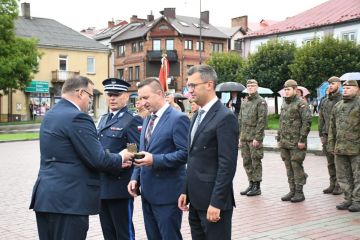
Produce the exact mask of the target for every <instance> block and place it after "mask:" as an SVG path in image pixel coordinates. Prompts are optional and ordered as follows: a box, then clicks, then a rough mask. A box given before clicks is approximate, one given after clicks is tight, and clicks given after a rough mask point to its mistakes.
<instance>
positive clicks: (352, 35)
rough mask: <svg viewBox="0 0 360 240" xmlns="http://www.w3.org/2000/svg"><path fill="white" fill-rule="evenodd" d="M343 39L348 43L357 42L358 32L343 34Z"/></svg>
mask: <svg viewBox="0 0 360 240" xmlns="http://www.w3.org/2000/svg"><path fill="white" fill-rule="evenodd" d="M342 39H343V40H347V41H351V42H356V32H347V33H343V34H342Z"/></svg>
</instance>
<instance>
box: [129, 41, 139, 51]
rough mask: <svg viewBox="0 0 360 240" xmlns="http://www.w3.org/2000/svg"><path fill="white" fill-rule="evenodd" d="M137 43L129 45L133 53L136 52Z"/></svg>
mask: <svg viewBox="0 0 360 240" xmlns="http://www.w3.org/2000/svg"><path fill="white" fill-rule="evenodd" d="M137 49H138V48H137V42H134V43H132V44H131V51H132V52H133V53H134V52H137Z"/></svg>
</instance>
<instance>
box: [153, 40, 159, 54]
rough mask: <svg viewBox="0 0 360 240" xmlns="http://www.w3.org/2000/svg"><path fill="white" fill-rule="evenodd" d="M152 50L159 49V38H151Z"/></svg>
mask: <svg viewBox="0 0 360 240" xmlns="http://www.w3.org/2000/svg"><path fill="white" fill-rule="evenodd" d="M152 48H153V50H154V51H160V40H159V39H155V40H153V47H152Z"/></svg>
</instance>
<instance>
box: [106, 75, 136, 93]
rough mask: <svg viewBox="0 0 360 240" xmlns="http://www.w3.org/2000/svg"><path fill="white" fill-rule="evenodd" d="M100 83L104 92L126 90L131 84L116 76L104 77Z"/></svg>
mask: <svg viewBox="0 0 360 240" xmlns="http://www.w3.org/2000/svg"><path fill="white" fill-rule="evenodd" d="M102 84H103V85H104V91H105V92H126V91H127V90H128V88H129V87H130V86H131V85H130V84H129V83H128V82H125V81H124V80H121V79H118V78H108V79H105V80H104V81H103V82H102Z"/></svg>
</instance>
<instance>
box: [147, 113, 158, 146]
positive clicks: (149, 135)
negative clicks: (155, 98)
mask: <svg viewBox="0 0 360 240" xmlns="http://www.w3.org/2000/svg"><path fill="white" fill-rule="evenodd" d="M156 118H157V116H156V115H155V114H153V115H151V117H150V121H149V124H148V126H147V128H146V133H145V145H146V146H147V145H148V143H149V141H150V138H151V135H152V131H153V128H154V123H155V119H156Z"/></svg>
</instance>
